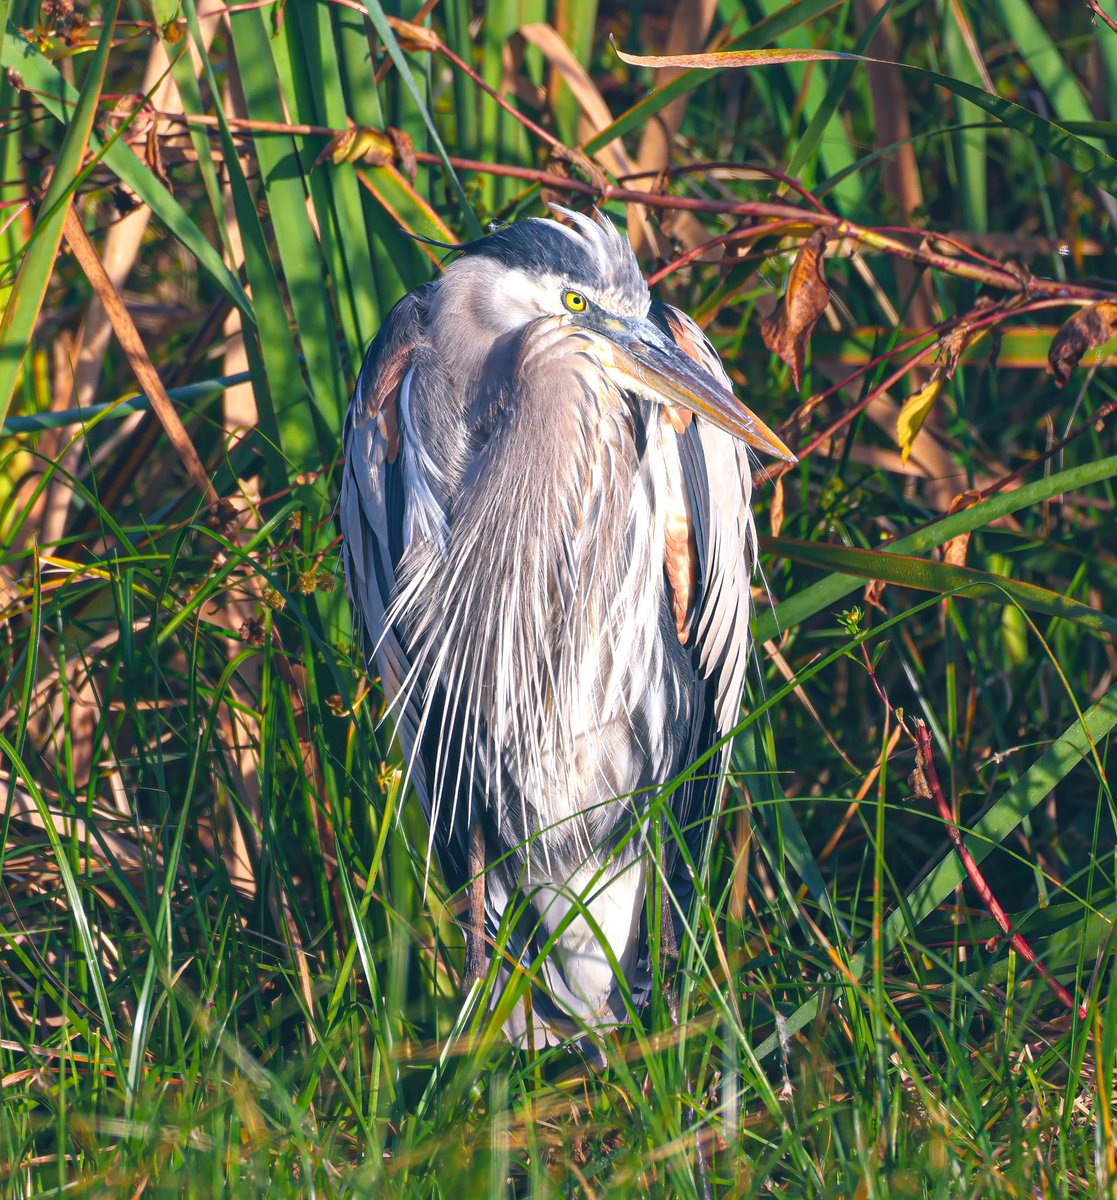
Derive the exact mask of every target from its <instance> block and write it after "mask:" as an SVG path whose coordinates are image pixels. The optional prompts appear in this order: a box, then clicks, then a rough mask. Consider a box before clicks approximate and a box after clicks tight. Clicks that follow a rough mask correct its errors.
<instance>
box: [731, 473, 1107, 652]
mask: <svg viewBox="0 0 1117 1200" xmlns="http://www.w3.org/2000/svg"><path fill="white" fill-rule="evenodd" d="M1115 475H1117V455H1113V456H1110V457H1109V458H1100V459H1098V461H1097V462H1092V463H1086V464H1084V465H1083V466H1080V467H1070V468H1068V469H1067V470H1065V471H1059V472H1057V473H1056V474H1054V475H1049V476H1048V477H1047V478H1046V479H1040V480H1037V481H1036V482H1035V483H1029V484H1025V485H1024V487H1022V488H1017V489H1016V491H1013V492H1002V493H998V494H997V495H995V496H990V497H989V499H988V500H982V501H981V502H980V503H979V504H975V505H973V507H972V508H965V509H963V510H962V511H961V512H957V513H953V514H951V515H950V516H948V517H944V518H943V519H942V520H941V521H936V522H934V524H932V525H928V526H926V527H925V528H923V529H919V530H916V532H914V533H909V534H908V535H907V536H906V537H902V538H898V539H897V540H896V541H894V542H891V543H890V544H889V545H887V546H882V547H881V550H882V551H883V552H884V553H885V554H905V553H911V552H913V551H914V552H916V553H918V552H919V551H922V550H932V549H934V547H936V546H941V545H942V544H943V542H947V541H949V540H950V539H951V538H953V537H957V536H958V535H959V534H960V533H971V532H972V531H973V530H975V529H981V528H982V527H983V526H985V525H988V524H990V522H992V521H996V520H999V519H1000V518H1001V517H1005V516H1008V515H1009V513H1014V512H1019V511H1020V510H1021V509H1023V508H1029V507H1030V506H1031V505H1033V504H1039V503H1042V501H1044V500H1050V499H1051V497H1052V496H1058V495H1060V494H1062V493H1063V492H1072V491H1076V490H1077V489H1078V488H1083V487H1088V486H1089V485H1090V484H1092V483H1100V482H1101V481H1102V480H1104V479H1112V478H1113V477H1114V476H1115ZM857 587H858V584H857V582H856V581H855V580H851V579H850V577H849V576H848V575H831V576H828V577H827V578H826V579H822V580H820V581H819V582H818V583H815V584H812V585H811V586H810V587H807V588H804V589H803V590H802V591H801V592H798V593H797V594H796V595H794V596H792V597H791V598H790V599H788V600H784V601H782V602H781V603H780V605H779V606H778V608H777V609H776V610H775V611H768V612H764V613H761V615H760V616H759V617H757V619H756V622H755V624H754V629H753V636H754V638H755V639H756V641H758V642H765V641H767V640H768V639H769V638H773V637H775V636H777V633H778V631H779V630H781V629H791V628H793V627H794V626H795V625H798V624H800V623H801V622H803V621H805V620H807V619H808V618H809V617H813V616H814V615H815V614H816V613H819V612H821V611H822V610H823V609H824V608H826V607H828V606H829V605H831V604H833V603H835V602H836V601H838V600H840V599H841V598H842V597H843V596H848V595H849V594H850V592H854V591H856V590H857Z"/></svg>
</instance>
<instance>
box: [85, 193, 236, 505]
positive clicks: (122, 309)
mask: <svg viewBox="0 0 1117 1200" xmlns="http://www.w3.org/2000/svg"><path fill="white" fill-rule="evenodd" d="M65 235H66V240H67V242H69V244H70V249H71V250H73V252H74V257H75V258H76V259H77V260H78V263H79V264H80V266H81V268H82V270H83V271H84V272H85V274H86V277H87V278H88V279H89V282H90V283H91V284H92V285H93V288H94V290H95V291H96V292H97V294H98V296H100V298H101V303H102V304H103V305H104V307H105V312H106V313H108V316H109V320H110V321H111V322H112V327H113V330H114V332H115V333H116V337H117V340H118V341H119V342H120V345H121V348H122V349H123V350H124V353H125V354H126V355H127V356H128V362H129V363H130V365H131V367H132V370H133V372H134V373H135V376H136V379H137V380H138V381H139V383H140V386H141V387H142V388H143V390H144V392H145V393H146V394H147V395H148V396H149V397H150V399H151V407H152V408H153V409H154V410H155V413H156V415H157V416H158V418H159V420H160V422H161V424H162V426H163V428H164V430H166V433H167V437H168V438H169V439H170V442H171V445H172V446H174V448H175V450H176V451H177V452H178V456H179V458H181V459H182V462H183V464H184V466H185V467H186V470H187V472H188V474H189V475H190V478H191V479H192V480H193V481H194V483H195V485H196V486H197V488H198V490H199V491H200V492H201V493H202V496H203V497H204V498H205V501H206V503H207V504H208V505H209V507H210V509H211V510H213V511H215V512H216V511H217V509H218V507H219V505H220V500H219V498H218V495H217V493H216V491H214V488H213V484H212V483H211V482H210V478H209V475H207V474H206V469H205V467H204V466H202V460H201V459H200V458H199V457H198V452H197V450H195V449H194V443H193V442H192V441H191V440H190V435H189V434H188V433H187V432H186V427H185V426H184V425H183V423H182V419H181V418H180V417H179V415H178V412H177V410H176V409H175V406H174V404H172V402H171V398H170V397H169V396H168V395H167V391H166V389H165V388H164V387H163V381H162V380H161V379H160V378H159V372H158V371H156V369H155V367H154V366H153V364H152V362H151V358H150V357H149V356H148V353H147V350H146V348H145V347H144V344H143V339H142V338H141V337H140V332H139V330H138V329H137V328H136V324H135V322H134V321H133V320H132V316H131V314H130V313H129V312H128V309H127V307H126V306H125V304H124V301H123V300H122V299H121V296H120V293H119V292H118V291H117V290H116V288H115V286H114V285H113V282H112V280H111V279H110V278H109V276H108V272H107V271H106V270H105V268H104V264H103V263H102V262H101V259H100V258H99V257H98V254H97V250H96V247H95V246H94V245H93V242H92V241H91V240H90V237H89V234H87V233H86V232H85V226H84V225H82V223H81V220H80V218H79V217H78V215H77V213H75V212H74V210H73V208H72V207H71V209H70V210H69V211H68V212H67V214H66V225H65Z"/></svg>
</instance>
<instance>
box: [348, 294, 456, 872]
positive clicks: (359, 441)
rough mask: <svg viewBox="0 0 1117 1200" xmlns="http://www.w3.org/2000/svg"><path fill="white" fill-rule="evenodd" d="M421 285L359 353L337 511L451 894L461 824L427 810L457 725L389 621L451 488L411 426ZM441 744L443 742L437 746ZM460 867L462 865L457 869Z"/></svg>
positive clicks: (420, 371) (369, 644) (423, 352)
mask: <svg viewBox="0 0 1117 1200" xmlns="http://www.w3.org/2000/svg"><path fill="white" fill-rule="evenodd" d="M435 286H436V284H433V283H432V284H427V285H426V286H425V287H422V288H419V289H417V290H416V291H414V292H411V293H410V294H409V295H407V296H405V297H404V299H403V300H401V301H400V302H399V304H397V305H396V307H395V308H394V309H393V310H392V311H391V313H390V314H389V316H388V318H387V320H386V321H385V322H384V324H383V326H382V327H381V329H380V332H379V333H378V334H377V336H376V338H375V340H374V341H373V343H372V345H371V346H370V347H369V350H368V353H367V355H366V356H365V361H364V365H363V367H362V368H361V373H360V376H359V377H358V379H357V386H356V388H355V390H354V393H353V399H352V402H351V404H350V406H349V413H348V415H347V417H346V421H345V468H344V473H343V476H342V485H341V503H340V516H341V527H342V533H343V537H344V545H345V555H346V582H347V585H348V588H349V595H350V598H351V600H352V603H353V607H354V610H355V611H356V612H357V613H358V615H359V623H360V626H361V635H362V643H363V646H364V653H365V658H366V666H367V667H368V669H369V673H370V675H371V674H373V673H374V671H373V661H374V660H375V662H376V665H377V666H378V668H379V673H380V678H381V682H382V684H383V688H384V695H385V698H386V699H387V700H388V702H389V705H390V706H391V708H392V710H393V713H394V718H395V721H396V730H397V734H398V736H399V738H400V741H401V743H402V747H403V751H404V757H405V760H406V761H407V763H408V764H409V771H410V778H411V782H412V783H413V784H414V787H415V790H416V793H417V794H418V796H419V798H420V800H421V802H422V804H423V807H424V809H425V811H426V813H427V816H428V818H429V819H430V820H431V833H432V841H433V844H434V848H435V849H436V850H437V852H438V854H439V858H440V860H441V862H442V865H443V874H444V876H445V877H446V882H447V885H448V886H449V887H450V889H451V891H456V890H457V889H458V888H459V887H461V886H462V884H464V882H465V875H464V874H463V870H462V869H463V868H464V866H465V864H467V863H468V861H469V859H468V853H467V852H466V849H465V847H466V836H465V830H464V822H462V821H457V822H455V821H454V819H453V813H452V812H449V811H442V812H435V811H432V808H433V807H437V806H432V798H431V780H430V778H429V772H430V770H431V764H433V763H434V762H435V761H437V756H438V755H439V754H440V753H441V754H442V755H447V754H449V755H451V757H452V756H453V755H454V754H455V753H457V752H458V750H459V749H460V747H459V746H448V745H446V744H445V743H446V741H447V740H450V741H456V739H457V735H458V733H459V732H460V731H457V730H455V729H452V728H451V729H447V728H445V727H444V722H443V719H442V718H443V710H444V702H445V698H444V695H443V692H442V687H441V684H439V683H436V682H434V681H431V680H428V679H425V678H424V679H417V678H416V669H415V664H414V662H413V660H412V655H411V653H410V647H409V645H408V644H407V631H406V630H405V629H404V628H403V627H402V626H401V624H400V623H399V622H397V621H394V620H393V619H392V605H393V603H394V602H395V601H396V599H397V596H398V593H399V586H400V578H401V575H402V574H404V573H405V572H406V569H407V562H408V561H409V556H410V558H411V559H415V558H416V557H417V556H420V557H421V556H422V555H424V554H431V553H435V554H438V553H442V552H443V551H444V546H445V542H444V539H445V534H446V529H447V527H448V524H449V506H450V499H449V496H450V490H449V487H448V484H447V479H446V476H445V472H444V469H443V467H442V466H440V465H439V464H438V463H436V462H435V461H434V459H433V458H432V457H431V455H430V454H429V453H428V452H427V451H426V449H425V439H424V437H423V436H421V431H417V429H416V424H417V422H418V421H420V420H422V419H423V417H422V414H420V413H418V412H417V411H415V409H416V406H415V404H414V403H413V399H414V396H415V393H416V391H417V390H418V391H419V392H421V393H422V394H424V395H426V394H429V391H426V390H424V389H428V390H429V389H433V388H437V387H438V386H439V383H440V381H441V365H440V364H439V362H438V361H437V359H436V358H435V357H434V351H433V350H432V348H431V346H430V344H429V342H428V341H427V340H426V337H425V334H424V324H425V320H426V315H427V307H428V305H429V303H430V298H431V295H430V293H431V289H432V288H433V287H435ZM440 743H441V744H440ZM455 864H457V866H458V868H459V869H458V870H456V871H455V870H454V869H453V867H454V865H455Z"/></svg>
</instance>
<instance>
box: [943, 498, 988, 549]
mask: <svg viewBox="0 0 1117 1200" xmlns="http://www.w3.org/2000/svg"><path fill="white" fill-rule="evenodd" d="M980 499H981V493H980V492H962V493H960V494H959V495H957V496H955V497H954V499H953V501H952V502H951V505H950V508H949V509H948V510H947V515H948V516H951V515H953V514H954V513H956V512H961V511H962V510H963V509H964V508H970V507H972V506H973V505H975V504H976V503H977V502H978V501H979V500H980ZM971 537H973V534H972V532H971V533H960V534H959V535H958V536H957V537H953V538H951V539H950V540H949V541H948V542H947V543H946V545H945V546H944V547H943V561H944V562H946V563H949V564H950V565H951V566H952V567H964V566H965V565H966V556H967V555H968V554H969V549H970V538H971Z"/></svg>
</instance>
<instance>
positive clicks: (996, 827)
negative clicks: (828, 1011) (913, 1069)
mask: <svg viewBox="0 0 1117 1200" xmlns="http://www.w3.org/2000/svg"><path fill="white" fill-rule="evenodd" d="M1115 727H1117V685H1115V686H1114V687H1111V688H1110V689H1109V691H1107V692H1106V693H1105V695H1104V696H1103V697H1102V698H1101V699H1100V700H1099V701H1098V702H1097V704H1095V705H1094V706H1093V707H1092V708H1090V709H1089V710H1088V711H1087V712H1086V713H1085V714H1084V715H1083V717H1082V718H1081V720H1078V721H1075V723H1074V724H1073V725H1071V726H1070V727H1069V728H1068V729H1067V730H1066V731H1065V732H1064V733H1063V735H1062V737H1060V738H1059V739H1058V741H1056V742H1055V743H1054V744H1053V745H1052V746H1050V747H1049V748H1048V749H1047V750H1045V751H1044V752H1043V754H1041V755H1040V756H1039V758H1037V759H1036V761H1035V762H1034V763H1033V764H1032V765H1031V767H1029V768H1028V770H1027V771H1026V772H1025V773H1024V774H1023V775H1022V776H1021V777H1020V778H1019V779H1018V780H1017V781H1016V783H1014V784H1013V785H1012V787H1010V788H1009V789H1008V791H1007V792H1005V794H1004V795H1003V796H1002V797H1001V798H1000V799H999V800H998V801H997V802H996V803H995V804H994V805H993V807H992V808H990V809H989V811H988V812H987V813H986V814H985V815H984V816H983V817H982V818H981V820H979V821H978V822H977V823H976V824H975V825H974V826H973V827H972V828H971V830H970V832H969V834H968V836H967V837H966V845H967V846H968V848H969V850H970V853H971V854H972V855H973V857H974V859H975V860H976V861H977V862H979V863H980V862H982V861H983V860H984V859H985V858H987V857H988V856H989V854H990V853H992V851H993V849H994V848H995V847H996V846H998V845H999V844H1000V843H1001V842H1002V841H1004V839H1005V838H1006V837H1007V836H1008V835H1009V834H1010V833H1011V832H1012V831H1013V830H1014V829H1015V828H1016V827H1017V826H1018V825H1019V824H1020V823H1021V822H1022V821H1023V820H1024V818H1025V817H1026V816H1027V815H1028V814H1029V813H1030V812H1032V811H1033V810H1034V809H1035V808H1036V807H1037V806H1038V805H1039V804H1041V803H1042V802H1043V801H1044V800H1045V799H1046V798H1047V797H1048V796H1049V795H1050V794H1051V792H1052V791H1053V789H1054V788H1055V786H1056V784H1058V783H1059V782H1060V780H1062V779H1064V778H1065V777H1066V776H1067V775H1068V774H1069V773H1070V771H1071V770H1072V769H1073V768H1074V767H1076V766H1078V764H1079V763H1080V762H1082V761H1083V760H1084V759H1086V758H1088V757H1090V756H1092V755H1093V754H1094V753H1095V752H1096V749H1097V747H1098V746H1099V744H1100V743H1101V742H1102V741H1104V739H1105V738H1106V737H1108V736H1109V735H1110V734H1111V733H1112V731H1113V729H1114V728H1115ZM944 841H946V839H945V838H944ZM964 878H965V868H964V867H963V866H962V863H961V860H960V859H959V858H958V856H957V854H955V852H954V850H953V848H952V847H950V846H949V844H948V845H947V847H946V849H945V851H944V856H943V857H942V858H941V859H940V860H939V863H938V865H937V866H936V867H935V868H934V869H933V870H932V871H931V872H930V873H929V874H928V875H927V877H926V878H925V879H924V880H923V881H922V882H921V883H918V884H916V886H915V887H914V888H913V889H912V890H911V891H910V892H909V893H908V895H907V897H906V899H905V903H904V904H902V905H900V906H899V907H898V908H896V909H895V910H894V911H893V912H892V913H891V914H890V915H889V917H888V919H887V920H886V921H885V922H884V926H883V929H882V930H881V935H880V937H881V943H882V947H881V948H882V952H883V953H887V952H888V951H889V950H891V949H893V948H894V947H895V946H896V945H898V944H899V942H900V940H901V938H903V937H904V936H905V934H909V933H911V932H912V931H913V930H914V929H915V927H916V926H917V925H919V923H920V922H921V921H923V920H924V918H926V917H927V916H929V915H930V914H931V913H932V912H934V911H935V909H936V908H938V906H939V905H940V904H941V903H942V902H943V901H944V900H945V899H946V898H947V896H949V895H950V893H951V892H952V891H954V889H955V888H956V887H958V886H959V884H961V883H962V882H963V880H964ZM908 913H910V914H911V923H910V924H909V922H908V919H907V914H908ZM870 953H871V949H870V948H869V947H867V946H864V945H863V946H862V947H861V948H860V949H859V950H858V952H857V953H856V954H855V955H853V957H852V958H851V959H850V962H849V969H850V972H851V974H853V975H855V976H860V975H862V974H863V973H864V971H865V968H866V966H867V964H868V962H869V955H870ZM820 990H821V985H820ZM820 1003H821V1002H820V999H819V997H818V996H812V997H811V999H810V1000H808V1001H807V1002H806V1003H805V1004H801V1005H800V1006H799V1008H797V1009H796V1010H795V1012H794V1013H792V1014H791V1015H790V1016H789V1017H787V1019H786V1020H785V1021H783V1022H782V1023H781V1025H782V1028H781V1029H780V1030H778V1031H777V1032H776V1033H773V1034H772V1035H771V1036H769V1037H768V1038H766V1039H765V1041H764V1042H763V1043H761V1045H760V1046H759V1047H758V1048H757V1051H756V1055H757V1058H761V1059H763V1058H766V1057H768V1056H769V1055H771V1054H774V1053H775V1052H776V1051H777V1050H778V1049H779V1048H780V1046H781V1044H782V1043H783V1041H784V1040H785V1039H786V1038H788V1037H791V1036H792V1035H793V1034H795V1033H798V1032H799V1031H800V1030H802V1029H804V1028H806V1026H807V1025H809V1024H810V1022H811V1021H812V1020H813V1019H814V1018H815V1016H817V1015H818V1011H819V1007H820Z"/></svg>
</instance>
